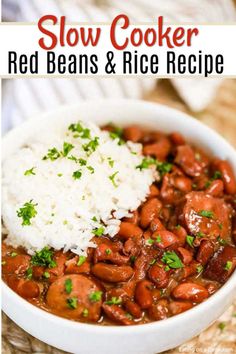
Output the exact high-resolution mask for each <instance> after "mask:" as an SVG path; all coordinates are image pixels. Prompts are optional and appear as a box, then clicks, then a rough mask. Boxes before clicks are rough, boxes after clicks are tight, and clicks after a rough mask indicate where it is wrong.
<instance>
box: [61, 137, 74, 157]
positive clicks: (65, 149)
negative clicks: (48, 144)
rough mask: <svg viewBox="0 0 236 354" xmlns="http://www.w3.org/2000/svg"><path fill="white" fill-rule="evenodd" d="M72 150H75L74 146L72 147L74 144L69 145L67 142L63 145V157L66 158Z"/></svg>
mask: <svg viewBox="0 0 236 354" xmlns="http://www.w3.org/2000/svg"><path fill="white" fill-rule="evenodd" d="M72 149H74V145H72V144H70V143H67V142H66V141H65V142H64V144H63V151H62V155H63V156H64V157H66V156H67V155H68V154H69V152H70V151H71V150H72Z"/></svg>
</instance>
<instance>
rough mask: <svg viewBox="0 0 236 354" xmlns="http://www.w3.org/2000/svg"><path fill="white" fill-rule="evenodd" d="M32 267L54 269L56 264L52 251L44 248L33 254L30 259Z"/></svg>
mask: <svg viewBox="0 0 236 354" xmlns="http://www.w3.org/2000/svg"><path fill="white" fill-rule="evenodd" d="M31 263H32V265H35V266H42V267H48V268H54V267H56V265H57V264H56V262H55V261H54V260H53V251H52V250H50V249H49V248H48V247H44V248H43V249H42V250H41V251H38V252H35V254H34V255H33V256H32V258H31Z"/></svg>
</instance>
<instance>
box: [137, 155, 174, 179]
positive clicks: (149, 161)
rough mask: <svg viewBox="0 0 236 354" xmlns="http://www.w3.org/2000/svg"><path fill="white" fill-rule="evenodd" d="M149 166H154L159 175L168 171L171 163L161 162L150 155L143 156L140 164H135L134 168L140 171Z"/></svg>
mask: <svg viewBox="0 0 236 354" xmlns="http://www.w3.org/2000/svg"><path fill="white" fill-rule="evenodd" d="M150 166H155V167H156V169H157V171H159V172H160V174H161V176H163V175H164V174H165V173H168V172H170V171H171V169H172V166H173V165H172V164H171V163H169V162H161V161H158V160H156V159H153V158H151V157H144V158H143V160H142V162H141V164H140V165H138V166H136V168H138V169H140V171H142V170H143V169H146V168H149V167H150Z"/></svg>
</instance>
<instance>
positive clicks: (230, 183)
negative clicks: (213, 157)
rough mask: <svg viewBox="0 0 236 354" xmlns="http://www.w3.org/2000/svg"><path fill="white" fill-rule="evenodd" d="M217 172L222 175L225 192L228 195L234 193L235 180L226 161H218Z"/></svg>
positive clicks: (235, 189) (235, 190)
mask: <svg viewBox="0 0 236 354" xmlns="http://www.w3.org/2000/svg"><path fill="white" fill-rule="evenodd" d="M216 167H217V170H219V171H220V172H221V174H222V179H223V182H224V187H225V192H226V193H228V194H235V193H236V179H235V176H234V172H233V169H232V167H231V165H230V164H229V162H228V161H225V160H218V161H217V163H216Z"/></svg>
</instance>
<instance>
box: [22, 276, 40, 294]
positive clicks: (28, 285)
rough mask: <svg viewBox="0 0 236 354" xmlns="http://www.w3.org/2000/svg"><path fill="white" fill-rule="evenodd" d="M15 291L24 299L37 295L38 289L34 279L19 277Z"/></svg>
mask: <svg viewBox="0 0 236 354" xmlns="http://www.w3.org/2000/svg"><path fill="white" fill-rule="evenodd" d="M17 293H18V294H19V295H20V296H22V297H24V298H25V299H32V298H36V297H38V296H39V294H40V290H39V286H38V284H37V283H36V282H35V281H33V280H24V279H20V281H19V284H18V286H17Z"/></svg>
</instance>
